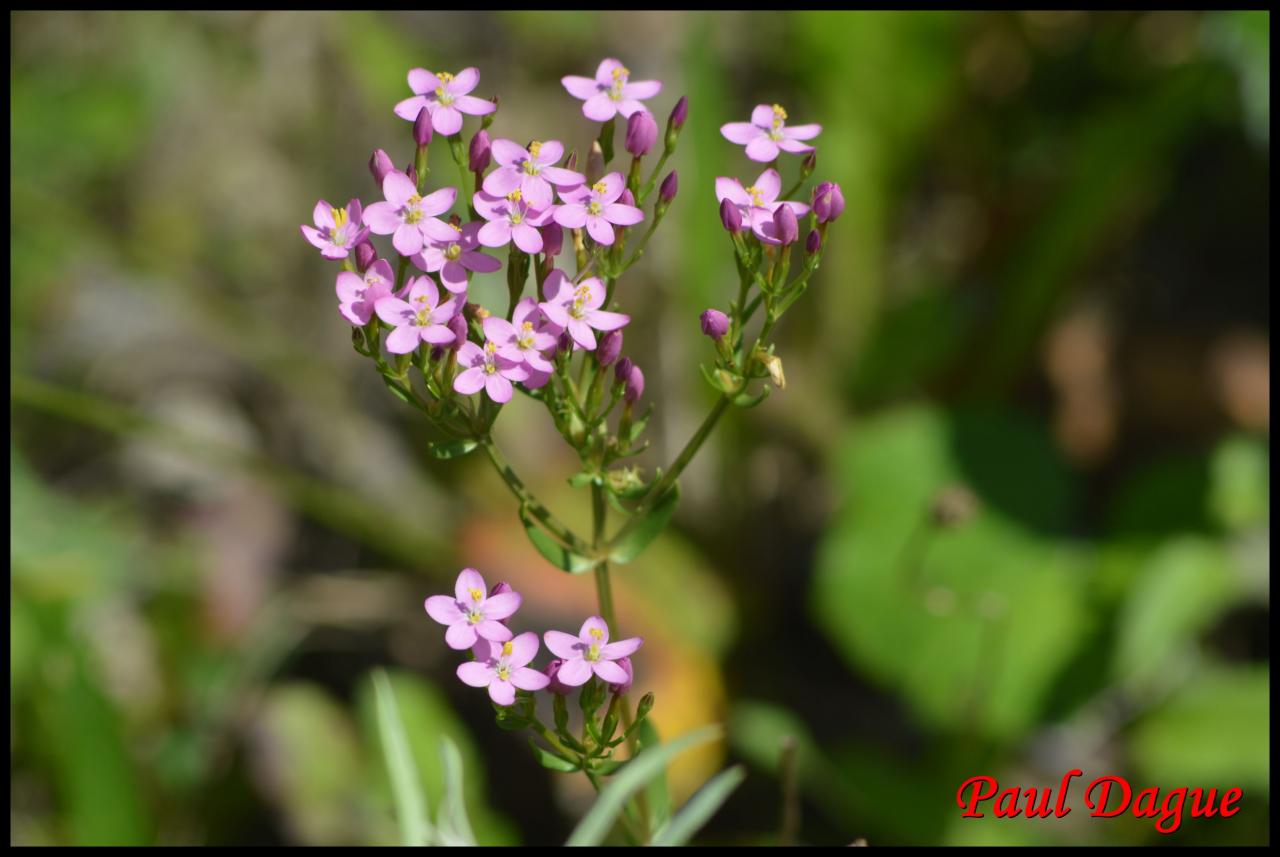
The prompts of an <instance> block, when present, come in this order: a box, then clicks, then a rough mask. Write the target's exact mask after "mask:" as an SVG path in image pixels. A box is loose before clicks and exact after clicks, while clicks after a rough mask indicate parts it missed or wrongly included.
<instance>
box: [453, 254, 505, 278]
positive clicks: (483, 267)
mask: <svg viewBox="0 0 1280 857" xmlns="http://www.w3.org/2000/svg"><path fill="white" fill-rule="evenodd" d="M458 261H459V262H461V263H462V266H463V267H464V268H466V269H467V270H469V271H475V272H476V273H477V274H492V273H493V272H494V271H496V270H498V269H499V268H501V267H502V261H501V260H499V259H495V258H493V257H492V256H490V255H488V254H486V253H480V252H478V251H475V250H464V251H463V252H462V255H461V256H459V257H458Z"/></svg>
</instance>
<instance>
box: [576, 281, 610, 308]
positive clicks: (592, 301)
mask: <svg viewBox="0 0 1280 857" xmlns="http://www.w3.org/2000/svg"><path fill="white" fill-rule="evenodd" d="M578 288H586V290H587V299H586V300H585V301H584V302H583V303H584V305H585V306H586V308H587V309H599V308H600V306H601V304H603V303H604V298H605V288H604V283H602V282H600V278H599V277H587V278H586V279H585V280H583V281H582V282H581V283H579V284H578ZM575 291H576V290H575Z"/></svg>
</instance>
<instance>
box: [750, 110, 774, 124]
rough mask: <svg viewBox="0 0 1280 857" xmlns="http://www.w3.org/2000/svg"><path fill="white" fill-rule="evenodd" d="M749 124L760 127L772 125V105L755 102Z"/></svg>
mask: <svg viewBox="0 0 1280 857" xmlns="http://www.w3.org/2000/svg"><path fill="white" fill-rule="evenodd" d="M751 124H752V125H756V126H759V127H761V128H772V127H773V105H772V104H757V105H756V106H755V109H754V110H752V111H751Z"/></svg>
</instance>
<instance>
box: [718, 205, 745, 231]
mask: <svg viewBox="0 0 1280 857" xmlns="http://www.w3.org/2000/svg"><path fill="white" fill-rule="evenodd" d="M720 224H721V225H722V226H724V228H725V229H727V230H728V231H729V232H731V233H733V234H735V235H736V234H737V233H739V232H741V231H742V212H741V211H739V210H738V206H736V205H734V204H733V203H732V202H730V201H729V200H727V199H723V200H721V201H720Z"/></svg>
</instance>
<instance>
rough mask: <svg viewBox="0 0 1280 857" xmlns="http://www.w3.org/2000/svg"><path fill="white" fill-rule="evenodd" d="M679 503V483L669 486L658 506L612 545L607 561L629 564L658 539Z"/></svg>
mask: <svg viewBox="0 0 1280 857" xmlns="http://www.w3.org/2000/svg"><path fill="white" fill-rule="evenodd" d="M679 502H680V483H678V482H677V483H676V484H674V485H672V486H671V490H670V491H668V492H667V495H666V496H665V497H663V498H662V499H661V500H659V501H658V504H657V505H656V506H654V507H653V508H652V509H650V510H649V511H648V513H647V514H645V516H644V517H643V518H641V519H639V520H638V521H636V523H635V525H634V527H633V528H632V529H631V531H630V532H629V533H627V535H626V537H625V538H623V539H622V540H621V541H619V542H617V543H616V544H614V545H613V546H612V547H611V549H610V551H609V559H610V560H611V561H613V562H616V563H618V564H619V565H621V564H623V563H628V562H631V560H633V559H635V558H636V557H637V556H639V555H640V554H641V553H643V552H644V549H645V548H646V547H648V546H649V543H650V542H652V541H653V540H654V539H656V538H657V537H658V535H659V534H661V533H662V531H663V530H664V529H666V526H667V522H668V521H670V520H671V516H672V515H673V514H675V511H676V506H677V505H678V504H679Z"/></svg>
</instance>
